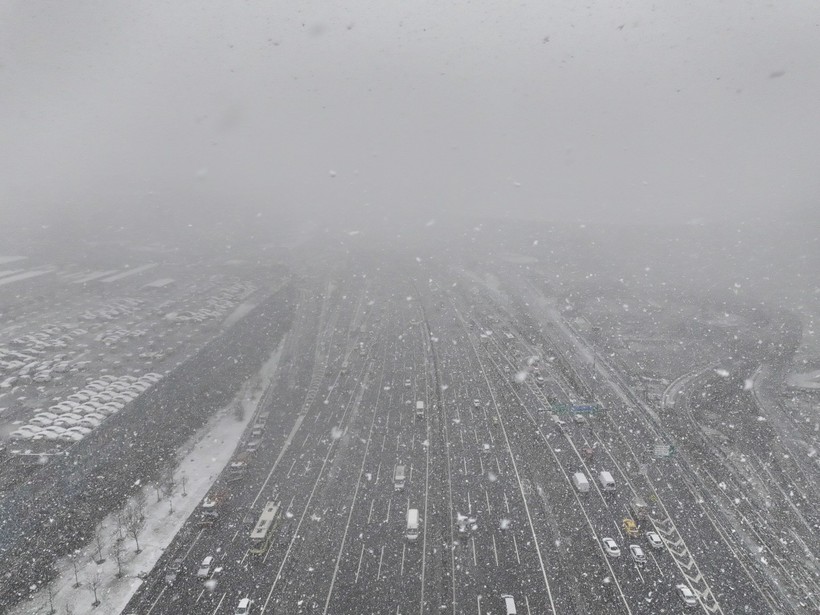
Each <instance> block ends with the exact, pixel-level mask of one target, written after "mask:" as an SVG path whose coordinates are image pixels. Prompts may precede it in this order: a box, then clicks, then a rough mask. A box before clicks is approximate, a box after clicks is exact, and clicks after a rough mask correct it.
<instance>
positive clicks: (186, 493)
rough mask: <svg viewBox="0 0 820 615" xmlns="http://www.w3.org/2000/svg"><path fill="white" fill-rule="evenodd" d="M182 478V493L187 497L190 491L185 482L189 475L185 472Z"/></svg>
mask: <svg viewBox="0 0 820 615" xmlns="http://www.w3.org/2000/svg"><path fill="white" fill-rule="evenodd" d="M180 480H181V482H182V495H183V497H187V495H188V492H187V491H186V490H185V483H186V481H187V477H186V476H185V474H183V475H182V476H181V477H180Z"/></svg>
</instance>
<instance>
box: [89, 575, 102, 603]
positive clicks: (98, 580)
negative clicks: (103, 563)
mask: <svg viewBox="0 0 820 615" xmlns="http://www.w3.org/2000/svg"><path fill="white" fill-rule="evenodd" d="M101 584H102V577H101V576H100V571H99V570H95V571H94V574H92V575H91V578H90V579H89V580H88V586H89V587H90V588H91V591H92V592H94V602H92V603H91V606H100V601H99V599H98V598H97V590H98V589H99V588H100V585H101Z"/></svg>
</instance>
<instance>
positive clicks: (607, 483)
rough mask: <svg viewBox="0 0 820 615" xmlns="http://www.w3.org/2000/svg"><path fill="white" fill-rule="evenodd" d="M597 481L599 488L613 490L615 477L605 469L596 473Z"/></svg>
mask: <svg viewBox="0 0 820 615" xmlns="http://www.w3.org/2000/svg"><path fill="white" fill-rule="evenodd" d="M598 482H599V483H601V489H603V490H604V491H615V479H614V478H612V474H610V473H609V472H607V471H606V470H603V471H602V472H601V473H600V474H599V475H598Z"/></svg>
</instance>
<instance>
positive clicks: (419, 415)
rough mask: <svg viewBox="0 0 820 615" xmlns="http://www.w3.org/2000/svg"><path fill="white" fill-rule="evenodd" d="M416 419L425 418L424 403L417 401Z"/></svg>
mask: <svg viewBox="0 0 820 615" xmlns="http://www.w3.org/2000/svg"><path fill="white" fill-rule="evenodd" d="M416 418H417V419H423V418H424V402H423V401H417V402H416Z"/></svg>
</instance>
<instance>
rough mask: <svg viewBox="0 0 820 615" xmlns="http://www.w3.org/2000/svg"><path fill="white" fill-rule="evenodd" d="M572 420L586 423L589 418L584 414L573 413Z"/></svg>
mask: <svg viewBox="0 0 820 615" xmlns="http://www.w3.org/2000/svg"><path fill="white" fill-rule="evenodd" d="M572 420H573V421H574V422H575V423H577V424H578V425H586V424H587V418H586V417H585V416H584V415H583V414H573V415H572Z"/></svg>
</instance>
